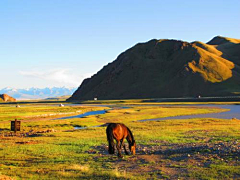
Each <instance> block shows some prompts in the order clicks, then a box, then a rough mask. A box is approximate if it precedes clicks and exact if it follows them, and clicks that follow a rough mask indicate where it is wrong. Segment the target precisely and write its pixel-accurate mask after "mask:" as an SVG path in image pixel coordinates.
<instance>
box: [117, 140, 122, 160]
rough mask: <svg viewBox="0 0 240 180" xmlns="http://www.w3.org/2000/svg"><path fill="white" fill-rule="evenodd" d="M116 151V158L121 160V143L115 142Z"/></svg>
mask: <svg viewBox="0 0 240 180" xmlns="http://www.w3.org/2000/svg"><path fill="white" fill-rule="evenodd" d="M117 150H118V157H119V158H122V157H123V156H122V154H121V143H120V141H117Z"/></svg>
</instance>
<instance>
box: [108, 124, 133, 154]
mask: <svg viewBox="0 0 240 180" xmlns="http://www.w3.org/2000/svg"><path fill="white" fill-rule="evenodd" d="M106 133H107V140H108V144H109V146H108V152H109V154H114V152H115V148H114V139H115V140H116V142H117V143H116V147H117V150H118V157H120V158H122V157H123V156H122V154H121V148H122V145H123V147H124V150H125V154H127V155H128V152H127V150H126V147H125V144H124V143H123V141H124V139H125V138H126V139H127V141H128V145H129V149H130V151H131V153H132V154H133V155H135V152H136V143H135V140H134V138H133V135H132V132H131V131H130V129H129V128H128V127H127V126H125V125H124V124H121V123H110V124H109V125H108V127H107V130H106Z"/></svg>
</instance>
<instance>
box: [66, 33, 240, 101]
mask: <svg viewBox="0 0 240 180" xmlns="http://www.w3.org/2000/svg"><path fill="white" fill-rule="evenodd" d="M238 93H240V40H239V39H233V38H226V37H221V36H217V37H214V38H213V39H212V40H211V41H209V42H208V43H202V42H199V41H195V42H191V43H189V42H185V41H179V40H167V39H161V40H156V39H153V40H150V41H148V42H146V43H139V44H137V45H135V46H134V47H132V48H130V49H128V50H127V51H125V52H123V53H122V54H120V55H119V56H118V57H117V59H116V60H115V61H113V62H112V63H109V64H108V65H107V66H104V67H103V68H102V69H101V70H100V71H99V72H98V73H97V74H95V75H93V76H92V77H91V78H88V79H85V80H84V81H83V82H82V84H81V86H80V87H79V88H78V89H77V91H75V93H74V94H73V95H72V97H71V98H69V99H68V100H69V101H71V100H88V99H93V98H95V97H97V98H98V99H130V98H162V97H194V96H197V95H202V96H228V95H236V94H238Z"/></svg>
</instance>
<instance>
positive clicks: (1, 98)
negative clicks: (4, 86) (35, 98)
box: [0, 94, 16, 102]
mask: <svg viewBox="0 0 240 180" xmlns="http://www.w3.org/2000/svg"><path fill="white" fill-rule="evenodd" d="M0 101H4V102H16V99H14V98H13V97H11V96H9V95H7V94H0Z"/></svg>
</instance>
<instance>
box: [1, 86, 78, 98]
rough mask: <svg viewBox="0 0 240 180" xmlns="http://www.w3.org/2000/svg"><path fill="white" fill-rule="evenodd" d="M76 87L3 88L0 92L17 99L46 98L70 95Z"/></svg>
mask: <svg viewBox="0 0 240 180" xmlns="http://www.w3.org/2000/svg"><path fill="white" fill-rule="evenodd" d="M75 90H76V88H66V87H52V88H49V87H46V88H34V87H32V88H25V89H24V88H19V89H16V88H9V87H7V88H3V89H0V94H8V95H10V96H12V97H13V98H15V99H18V100H29V99H46V98H53V97H59V96H65V95H72V94H73V92H74V91H75Z"/></svg>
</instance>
